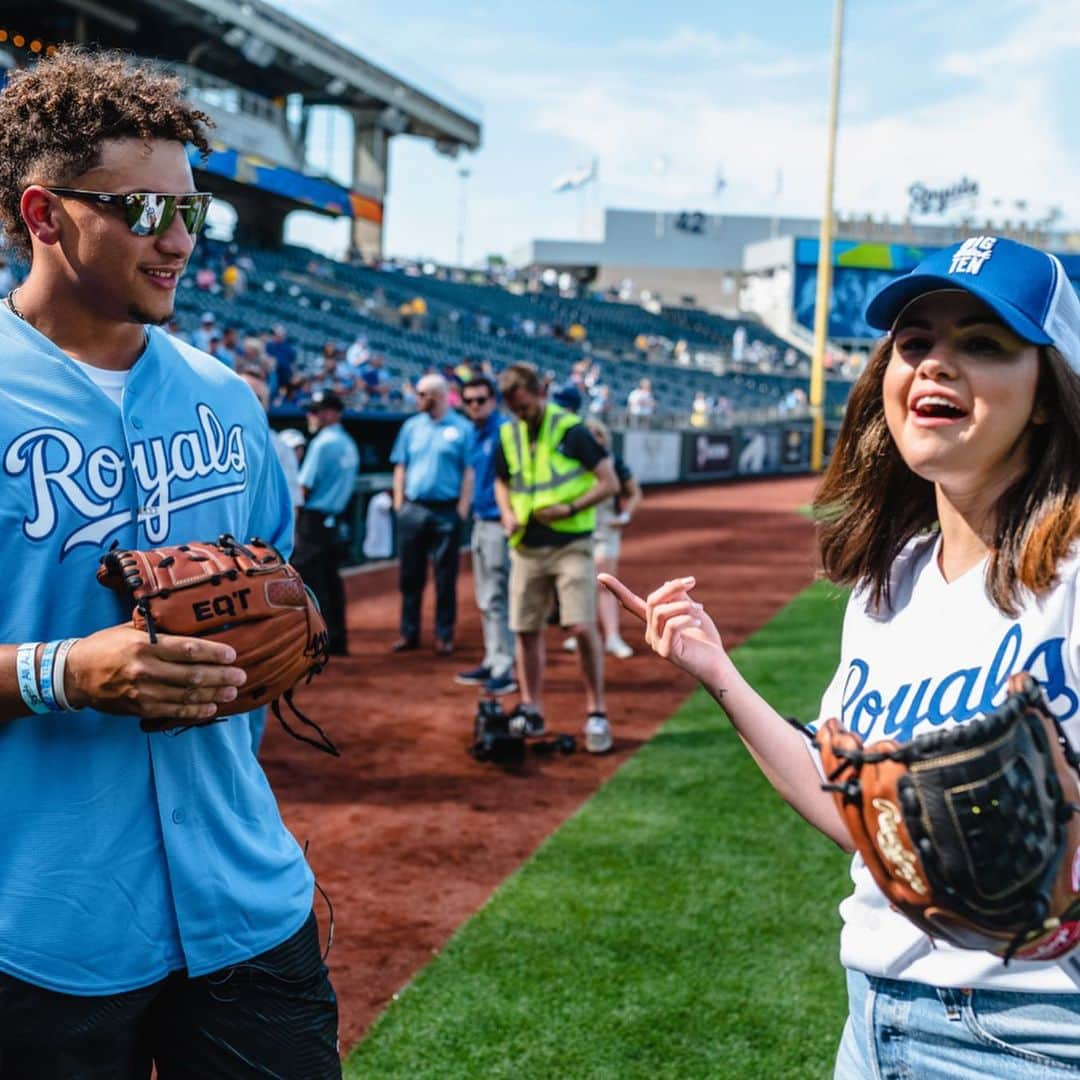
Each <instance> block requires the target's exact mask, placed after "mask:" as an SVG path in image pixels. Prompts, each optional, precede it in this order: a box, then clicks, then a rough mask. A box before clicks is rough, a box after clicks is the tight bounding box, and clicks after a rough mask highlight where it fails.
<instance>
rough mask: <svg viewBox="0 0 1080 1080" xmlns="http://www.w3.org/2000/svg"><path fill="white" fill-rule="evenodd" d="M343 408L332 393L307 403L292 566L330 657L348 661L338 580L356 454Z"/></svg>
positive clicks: (320, 392) (316, 395) (321, 392)
mask: <svg viewBox="0 0 1080 1080" xmlns="http://www.w3.org/2000/svg"><path fill="white" fill-rule="evenodd" d="M344 411H345V403H344V402H343V401H342V400H341V398H339V397H338V396H337V394H335V393H334V391H333V390H316V391H315V393H314V394H312V395H311V401H310V403H309V404H308V430H309V431H310V432H312V433H313V434H314V435H315V437H314V438H313V439H312V440H311V442H310V443H309V444H308V448H307V453H306V454H305V455H304V463H303V464H302V465H301V466H300V486H301V488H302V489H303V493H304V505H303V506H302V507H301V508H300V511H299V513H298V515H297V519H296V555H295V556H294V558H293V565H294V566H295V567H296V569H297V570H299V571H300V575H301V577H303V579H304V581H305V582H306V583H307V584H308V586H309V587H310V588H311V591H312V592H313V593H314V594H315V598H316V599H317V600H318V601H319V608H320V609H321V610H322V614H323V618H324V619H325V620H326V628H327V631H328V632H329V635H330V641H329V646H328V650H329V652H330V655H331V656H347V655H348V653H349V646H348V635H347V632H346V628H345V586H344V584H343V583H342V580H341V564H342V561H343V557H344V550H343V549H344V546H345V545H344V540H343V537H344V534H345V530H346V526H347V518H346V515H345V511H346V508H347V507H348V505H349V500H350V499H351V498H352V495H353V491H354V490H355V489H356V472H357V469H358V468H359V467H360V451H359V450H358V449H357V448H356V443H355V442H354V441H353V438H352V436H351V435H350V434H349V433H348V432H347V431H346V430H345V429H344V428H343V427H342V426H341V414H342V413H343V412H344Z"/></svg>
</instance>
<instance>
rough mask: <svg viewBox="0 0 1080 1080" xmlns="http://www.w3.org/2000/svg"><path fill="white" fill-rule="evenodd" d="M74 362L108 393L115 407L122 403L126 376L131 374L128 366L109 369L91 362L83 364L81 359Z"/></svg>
mask: <svg viewBox="0 0 1080 1080" xmlns="http://www.w3.org/2000/svg"><path fill="white" fill-rule="evenodd" d="M72 359H74V357H73V358H72ZM75 363H76V364H78V365H79V367H80V368H81V369H82V370H83V371H85V372H86V374H87V375H89V376H90V378H91V380H92V381H93V382H95V383H96V384H97V385H98V387H100V389H101V390H102V391H103V392H104V393H106V394H108V396H109V397H110V398H111V399H112V400H113V401H114V402H115V403H116V405H117V407H121V406H122V405H123V402H124V387H125V386H127V381H128V376H129V375H130V374H131V369H130V368H128V369H126V370H124V371H110V370H108V369H107V368H99V367H94V365H93V364H84V363H83V362H82V361H81V360H76V361H75Z"/></svg>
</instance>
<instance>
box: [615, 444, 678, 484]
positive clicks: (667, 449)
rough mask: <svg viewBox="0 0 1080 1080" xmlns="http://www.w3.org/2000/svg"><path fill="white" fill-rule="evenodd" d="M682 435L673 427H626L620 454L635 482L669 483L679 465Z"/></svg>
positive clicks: (673, 479)
mask: <svg viewBox="0 0 1080 1080" xmlns="http://www.w3.org/2000/svg"><path fill="white" fill-rule="evenodd" d="M681 451H682V435H681V434H680V433H679V432H677V431H627V432H624V434H623V444H622V457H623V461H625V462H626V464H627V465H628V466H629V468H630V471H631V472H632V473H633V474H634V476H635V478H636V479H637V482H638V483H639V484H673V483H675V481H676V480H678V479H679V472H680V466H681V465H682V453H681Z"/></svg>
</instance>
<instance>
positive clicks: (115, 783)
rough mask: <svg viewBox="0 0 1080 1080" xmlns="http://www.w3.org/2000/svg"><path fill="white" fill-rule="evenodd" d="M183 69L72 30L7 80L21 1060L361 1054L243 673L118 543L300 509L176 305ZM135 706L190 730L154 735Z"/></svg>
mask: <svg viewBox="0 0 1080 1080" xmlns="http://www.w3.org/2000/svg"><path fill="white" fill-rule="evenodd" d="M208 123H209V118H208V117H206V116H205V115H204V114H203V113H201V112H199V111H198V110H197V109H195V107H194V106H193V105H192V104H191V103H190V102H188V101H187V100H186V99H185V98H184V96H183V94H182V89H181V86H180V83H179V82H178V81H177V80H176V79H174V78H172V77H171V76H169V75H166V74H164V73H162V72H160V71H157V70H154V69H152V68H149V67H141V66H137V65H136V64H135V63H133V62H132V61H130V60H128V59H126V58H124V57H121V56H119V55H117V54H109V53H106V54H101V53H98V54H93V55H91V54H90V53H87V52H85V51H83V50H80V49H77V48H73V47H63V48H61V49H59V50H58V51H57V52H56V53H55V54H54V55H53V56H52V57H49V58H45V59H42V60H39V61H38V62H37V63H36V64H35V66H33V67H30V68H27V69H24V70H20V71H15V72H12V73H11V76H10V80H9V82H8V85H7V88H6V89H5V90H4V92H3V93H2V94H0V162H2V163H3V164H2V167H0V226H2V228H3V231H4V236H5V240H6V242H7V244H8V245H10V246H11V247H12V248H13V249H15V250H16V251H17V252H18V253H19V254H20V255H21V256H23V257H25V258H28V259H29V261H30V263H31V269H30V273H29V276H28V277H27V279H26V281H25V282H24V283H23V284H22V285H21V286H20V287H19V288H17V289H16V290H14V291H13V292H11V293H9V294H8V295H7V296H6V297H3V298H0V355H2V357H3V363H2V364H0V446H2V447H3V448H4V452H3V455H2V457H0V550H2V552H3V556H4V560H5V563H6V565H8V566H13V567H14V566H17V567H19V581H18V585H17V587H16V588H12V589H10V590H9V591H8V595H7V597H6V602H5V604H4V605H3V608H2V609H0V642H4V643H5V644H2V645H0V759H2V760H3V762H4V783H3V784H2V785H0V829H2V831H3V835H4V842H3V844H0V1073H2V1075H3V1076H4V1077H9V1076H10V1077H44V1076H50V1077H60V1076H65V1077H69V1076H70V1077H75V1076H80V1077H89V1076H102V1077H104V1076H109V1077H124V1078H130V1080H148V1078H149V1077H150V1075H151V1071H152V1069H153V1068H154V1067H155V1066H156V1069H157V1074H158V1075H159V1076H179V1075H184V1076H241V1075H244V1076H247V1075H255V1074H258V1075H261V1076H271V1075H273V1076H303V1077H305V1080H307V1078H328V1077H339V1076H340V1063H339V1059H338V1054H337V1003H336V1000H335V997H334V992H333V989H332V988H331V986H330V983H329V981H328V979H327V974H326V967H325V965H324V964H323V958H322V955H321V948H320V945H319V936H318V927H317V924H316V922H315V916H314V914H313V912H312V899H313V885H314V879H313V876H312V873H311V870H310V869H309V867H308V865H307V862H306V861H305V859H304V856H303V852H302V851H301V850H300V848H299V846H298V845H297V843H296V841H295V840H294V839H293V837H292V836H291V835H290V834H289V832H288V831H287V830H286V828H285V826H284V825H283V823H282V821H281V817H280V814H279V812H278V808H277V804H276V801H275V799H274V795H273V792H272V791H271V790H270V786H269V784H268V783H267V780H266V777H265V776H264V774H263V771H262V769H261V768H260V767H259V763H258V761H257V760H256V759H255V756H254V755H253V754H252V752H251V736H250V727H249V725H250V715H249V714H246V713H242V714H238V715H236V716H231V717H228V718H226V719H224V720H223V721H221V722H213V721H214V720H215V717H216V714H217V710H218V708H219V706H221V705H224V704H226V703H228V702H230V701H232V700H234V699H235V697H236V694H237V687H238V686H241V685H243V683H244V681H245V679H246V676H245V673H244V671H243V670H242V669H241V668H240V667H239V666H237V658H236V654H235V652H234V650H233V649H232V648H231V647H229V646H227V645H225V644H222V643H220V642H215V641H213V640H210V639H209V638H206V639H204V638H188V637H178V636H174V635H169V634H160V635H159V636H158V637H157V639H156V640H151V639H150V638H148V636H147V635H146V633H145V632H140V631H138V630H136V629H135V628H134V627H133V626H132V625H131V604H130V601H125V600H123V599H122V598H120V597H119V596H117V595H116V594H113V593H111V592H110V591H109V590H106V589H103V588H101V586H99V585H98V584H97V582H96V581H95V580H94V572H95V569H96V568H97V566H98V563H99V560H100V558H101V556H102V555H103V554H105V552H107V551H108V550H109V549H110V547H112V546H113V545H114V544H115V545H118V546H119V547H120V548H144V549H145V548H148V547H154V546H157V545H163V544H169V545H171V544H182V543H185V542H187V541H190V540H207V539H213V538H216V537H217V536H218V535H220V534H221V533H231V534H233V535H234V536H237V537H241V538H244V539H246V538H248V537H251V536H253V535H254V536H260V537H261V538H263V539H264V540H266V541H267V542H269V543H271V544H273V545H275V546H276V547H277V548H278V549H279V550H280V551H281V552H282V554H283V555H285V556H288V554H289V552H290V551H291V548H292V510H291V506H290V500H289V494H288V490H287V488H286V485H285V479H284V475H283V473H282V471H281V466H280V465H279V463H278V460H277V455H276V454H275V453H274V451H273V447H272V446H271V443H270V438H269V430H268V428H267V424H266V421H265V418H264V416H263V414H262V409H261V407H260V406H259V403H258V402H257V401H256V399H255V397H254V396H253V395H252V393H251V392H250V390H249V389H248V388H247V387H246V386H245V385H244V383H243V381H242V380H241V379H240V378H239V377H238V376H237V375H235V374H234V373H233V372H232V371H230V370H229V369H228V368H226V367H225V366H224V365H223V364H221V363H220V362H219V361H217V360H216V359H214V358H213V357H211V356H209V355H207V354H206V353H205V352H202V351H201V350H199V349H197V348H195V347H194V346H192V345H189V344H186V343H184V342H181V341H179V340H177V339H176V338H173V337H171V336H170V335H169V334H167V333H166V332H165V331H164V330H162V329H159V327H160V326H162V325H164V324H166V323H167V322H168V320H169V319H170V318H171V317H172V315H173V311H174V304H175V297H176V289H177V286H178V285H179V282H180V278H181V276H182V274H183V272H184V269H185V267H186V266H187V263H188V260H189V259H190V257H191V254H192V251H193V248H194V245H195V236H196V234H197V233H198V231H199V229H200V227H201V225H202V222H203V220H204V219H205V213H206V208H207V204H208V201H209V196H208V195H205V194H201V193H198V192H196V191H195V189H194V188H195V185H194V180H193V178H192V173H191V167H190V165H189V163H188V156H187V150H186V147H185V144H188V143H191V144H194V146H195V147H197V148H198V150H200V151H201V152H202V153H203V154H204V155H205V154H207V153H208V152H209V149H210V148H209V142H208V138H207V130H206V129H207V126H208ZM140 717H145V718H153V719H154V720H155V721H156V722H159V723H160V722H162V721H164V722H165V724H166V725H167V724H168V723H170V722H171V724H172V725H173V726H172V727H171V729H168V730H155V731H154V732H152V733H147V732H145V731H143V730H142V729H141V727H140V723H139V719H140Z"/></svg>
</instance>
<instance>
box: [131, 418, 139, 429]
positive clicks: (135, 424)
mask: <svg viewBox="0 0 1080 1080" xmlns="http://www.w3.org/2000/svg"><path fill="white" fill-rule="evenodd" d="M131 426H132V427H133V428H135V430H136V431H141V430H142V421H141V420H140V419H139V418H138V417H137V416H133V417H132V418H131Z"/></svg>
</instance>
